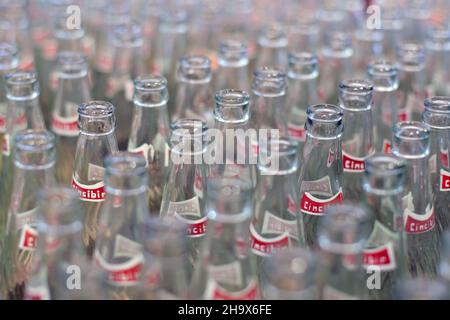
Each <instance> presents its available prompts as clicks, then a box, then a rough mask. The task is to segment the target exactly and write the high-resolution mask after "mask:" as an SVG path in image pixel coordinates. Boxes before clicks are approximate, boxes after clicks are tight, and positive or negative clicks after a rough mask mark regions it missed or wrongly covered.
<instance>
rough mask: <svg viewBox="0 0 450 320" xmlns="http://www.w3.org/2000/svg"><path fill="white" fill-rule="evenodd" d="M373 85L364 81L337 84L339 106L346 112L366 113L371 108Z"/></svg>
mask: <svg viewBox="0 0 450 320" xmlns="http://www.w3.org/2000/svg"><path fill="white" fill-rule="evenodd" d="M372 93H373V85H372V84H371V83H370V82H368V81H366V80H344V81H342V82H341V83H340V84H339V105H340V107H341V108H343V109H344V110H346V111H347V110H348V111H367V110H370V108H371V107H372Z"/></svg>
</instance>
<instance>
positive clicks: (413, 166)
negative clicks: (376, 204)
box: [392, 121, 440, 277]
mask: <svg viewBox="0 0 450 320" xmlns="http://www.w3.org/2000/svg"><path fill="white" fill-rule="evenodd" d="M429 139H430V130H429V129H428V127H427V126H426V125H425V124H424V123H421V122H414V121H411V122H399V123H397V124H396V125H395V127H394V141H393V148H392V151H393V153H394V155H396V156H398V157H400V158H402V159H404V160H405V161H406V164H407V173H406V187H405V191H404V194H405V195H404V196H403V199H402V202H403V210H404V211H403V218H404V226H405V233H406V236H407V244H408V248H407V251H408V269H409V273H410V274H411V275H412V276H425V277H435V276H436V272H437V270H436V268H437V264H438V262H439V249H440V248H439V230H438V228H437V227H436V212H435V210H436V209H435V207H434V203H433V196H432V185H431V179H430V178H431V177H430V168H429V158H430V140H429Z"/></svg>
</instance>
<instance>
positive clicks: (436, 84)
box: [425, 27, 450, 97]
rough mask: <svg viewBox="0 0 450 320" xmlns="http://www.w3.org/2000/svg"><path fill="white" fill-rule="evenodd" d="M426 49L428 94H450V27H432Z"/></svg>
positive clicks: (429, 95)
mask: <svg viewBox="0 0 450 320" xmlns="http://www.w3.org/2000/svg"><path fill="white" fill-rule="evenodd" d="M425 50H426V74H427V76H426V78H427V80H426V83H427V96H428V97H431V96H450V76H449V75H448V74H447V73H446V72H445V70H447V69H448V68H449V67H450V58H449V57H450V27H447V28H430V30H429V31H428V35H427V40H426V42H425Z"/></svg>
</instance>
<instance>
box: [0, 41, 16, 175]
mask: <svg viewBox="0 0 450 320" xmlns="http://www.w3.org/2000/svg"><path fill="white" fill-rule="evenodd" d="M18 66H19V58H18V52H17V48H16V47H15V46H14V45H11V44H9V43H6V42H0V146H3V140H4V135H5V132H6V113H7V108H8V107H7V99H6V79H5V76H6V75H8V74H10V73H13V72H14V71H15V69H16V68H17V67H18ZM2 149H3V147H2ZM1 158H2V155H1V154H0V168H1Z"/></svg>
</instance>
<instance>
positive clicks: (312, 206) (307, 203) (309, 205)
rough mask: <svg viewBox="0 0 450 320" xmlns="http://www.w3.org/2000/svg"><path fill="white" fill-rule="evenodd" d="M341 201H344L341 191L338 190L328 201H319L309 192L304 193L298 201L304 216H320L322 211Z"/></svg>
mask: <svg viewBox="0 0 450 320" xmlns="http://www.w3.org/2000/svg"><path fill="white" fill-rule="evenodd" d="M342 200H344V196H343V195H342V190H339V192H338V193H336V194H335V195H334V196H333V197H331V198H328V199H319V198H316V197H314V196H313V195H312V194H310V193H309V192H305V193H304V194H303V196H302V200H301V201H300V210H301V211H302V212H303V213H306V214H311V215H315V216H322V215H323V211H324V209H325V208H326V207H327V206H329V205H332V204H336V203H339V202H342Z"/></svg>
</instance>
